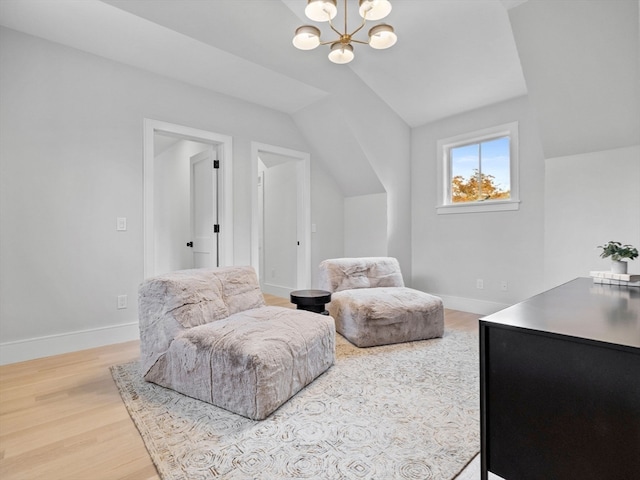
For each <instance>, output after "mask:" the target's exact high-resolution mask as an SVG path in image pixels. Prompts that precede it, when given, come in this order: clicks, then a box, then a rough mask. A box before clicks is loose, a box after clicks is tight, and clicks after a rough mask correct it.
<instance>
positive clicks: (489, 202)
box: [437, 122, 519, 214]
mask: <svg viewBox="0 0 640 480" xmlns="http://www.w3.org/2000/svg"><path fill="white" fill-rule="evenodd" d="M438 155H439V158H440V161H439V162H438V167H439V168H438V172H439V175H438V179H439V181H438V198H439V203H438V206H437V211H438V214H447V213H469V212H489V211H501V210H517V209H518V206H519V197H518V123H517V122H513V123H509V124H506V125H499V126H497V127H493V128H488V129H484V130H480V131H477V132H471V133H468V134H463V135H458V136H456V137H451V138H446V139H443V140H440V141H439V142H438Z"/></svg>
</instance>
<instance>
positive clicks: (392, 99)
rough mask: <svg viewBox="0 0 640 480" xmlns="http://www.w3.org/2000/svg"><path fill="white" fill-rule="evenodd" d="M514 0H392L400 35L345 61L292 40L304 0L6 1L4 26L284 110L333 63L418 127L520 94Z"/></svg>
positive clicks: (1, 5)
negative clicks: (512, 20) (512, 10)
mask: <svg viewBox="0 0 640 480" xmlns="http://www.w3.org/2000/svg"><path fill="white" fill-rule="evenodd" d="M521 1H522V0H503V1H500V0H458V1H451V0H429V1H417V0H393V2H392V5H393V10H392V12H391V14H390V15H389V17H387V19H385V20H384V21H385V22H388V23H390V24H392V25H393V26H394V27H395V29H396V31H397V33H398V36H399V40H398V43H397V44H396V45H395V46H394V47H393V48H391V49H389V50H386V51H374V50H373V49H371V48H369V47H367V46H366V45H359V46H357V47H356V55H357V56H356V60H355V61H354V62H352V63H351V64H349V65H341V66H336V65H333V64H331V63H330V62H329V61H328V60H327V58H326V54H327V47H320V48H318V49H316V50H314V51H311V52H301V51H298V50H296V49H295V48H294V47H293V46H292V45H291V38H292V36H293V31H294V30H295V28H296V27H297V26H299V25H301V24H302V23H309V20H308V19H306V18H305V17H304V13H303V11H304V6H305V4H306V2H305V1H304V0H269V1H255V0H163V1H149V0H105V1H103V2H101V1H98V0H82V1H77V0H50V1H36V0H2V2H0V23H1V24H2V25H4V26H6V27H9V28H13V29H15V30H19V31H23V32H26V33H29V34H32V35H36V36H40V37H43V38H46V39H48V40H51V41H54V42H58V43H61V44H64V45H68V46H72V47H74V48H78V49H81V50H85V51H88V52H91V53H95V54H97V55H101V56H104V57H106V58H110V59H112V60H117V61H120V62H123V63H126V64H130V65H134V66H139V67H141V68H144V69H146V70H150V71H153V72H155V73H159V74H162V75H166V76H169V77H173V78H178V79H180V80H182V81H185V82H189V83H193V84H196V85H198V86H201V87H206V88H211V89H213V90H216V91H218V92H221V93H225V94H228V95H231V96H235V97H239V98H242V99H245V100H248V101H251V102H254V103H258V104H261V105H265V106H268V107H270V108H274V109H277V110H280V111H284V112H287V113H293V112H295V111H297V110H299V109H300V108H303V107H305V106H307V105H309V104H311V103H314V102H316V101H317V100H319V99H320V98H322V97H323V95H324V94H326V92H325V89H324V88H323V83H322V82H323V79H326V78H327V75H331V74H332V72H335V70H336V69H337V68H340V69H350V70H352V71H353V72H355V73H356V74H357V76H358V77H360V78H361V79H362V81H363V82H364V83H365V84H366V85H367V86H368V87H370V88H371V89H372V90H373V91H374V92H375V93H376V94H377V95H378V96H379V97H380V98H381V99H382V100H383V101H384V102H386V103H387V104H388V105H389V106H390V108H391V109H392V110H393V111H394V112H396V113H397V114H398V115H399V116H400V117H401V118H402V119H403V120H404V121H405V122H406V123H407V124H408V125H409V126H417V125H420V124H424V123H427V122H430V121H434V120H437V119H439V118H443V117H446V116H450V115H454V114H457V113H460V112H462V111H467V110H472V109H474V108H478V107H481V106H484V105H487V104H490V103H494V102H497V101H501V100H505V99H508V98H513V97H516V96H519V95H523V94H524V93H526V87H525V82H524V78H523V76H522V71H521V69H520V63H519V60H518V55H517V51H516V48H515V44H514V42H513V38H512V35H511V29H510V25H509V19H508V16H507V10H506V7H510V6H513V5H514V4H518V3H521ZM503 2H504V3H503ZM340 3H341V2H340ZM348 4H349V5H350V6H351V8H355V6H356V5H357V2H355V0H349V3H348ZM351 13H353V14H352V15H351V16H350V18H351V19H354V20H353V21H354V22H355V23H354V27H353V28H355V26H357V24H358V22H357V19H358V18H359V17H357V14H355V12H351ZM354 14H355V15H354ZM351 29H352V28H351V25H350V30H351ZM367 29H368V27H366V28H365V29H364V32H363V33H362V34H363V35H364V38H366V33H365V32H366V30H367Z"/></svg>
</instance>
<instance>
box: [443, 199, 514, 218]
mask: <svg viewBox="0 0 640 480" xmlns="http://www.w3.org/2000/svg"><path fill="white" fill-rule="evenodd" d="M518 209H520V201H519V200H509V201H503V202H499V201H494V202H477V203H464V204H455V205H440V206H438V207H436V212H437V214H438V215H449V214H452V213H482V212H505V211H509V210H518Z"/></svg>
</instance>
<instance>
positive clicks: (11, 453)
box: [0, 295, 480, 480]
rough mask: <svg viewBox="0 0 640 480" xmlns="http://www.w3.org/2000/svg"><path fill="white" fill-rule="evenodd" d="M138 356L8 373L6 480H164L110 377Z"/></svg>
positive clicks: (454, 321)
mask: <svg viewBox="0 0 640 480" xmlns="http://www.w3.org/2000/svg"><path fill="white" fill-rule="evenodd" d="M265 299H266V301H267V303H269V304H270V305H280V306H285V307H289V308H294V305H292V304H291V303H289V301H288V299H283V298H278V297H274V296H271V295H265ZM479 317H480V315H476V314H472V313H466V312H459V311H455V310H445V328H446V329H450V330H463V331H469V332H474V333H476V334H477V332H478V322H477V319H478V318H479ZM139 349H140V343H139V341H133V342H126V343H120V344H116V345H109V346H106V347H100V348H94V349H91V350H84V351H80V352H74V353H68V354H64V355H57V356H55V357H48V358H42V359H37V360H31V361H28V362H21V363H15V364H11V365H5V366H1V367H0V478H1V479H3V480H14V479H15V480H18V479H20V480H31V479H46V480H57V479H60V480H62V479H64V480H76V479H77V480H86V479H91V480H101V479H104V480H113V479H121V480H151V479H153V480H159V478H160V477H159V476H158V474H157V472H156V469H155V467H154V465H153V463H152V462H151V458H150V457H149V454H148V453H147V450H146V448H145V446H144V443H143V442H142V438H141V437H140V435H139V433H138V431H137V429H136V427H135V425H134V424H133V421H132V420H131V418H130V417H129V414H128V413H127V410H126V408H125V406H124V403H122V399H121V398H120V394H119V393H118V389H117V388H116V385H115V383H114V382H113V379H112V378H111V372H110V371H109V367H110V366H111V365H117V364H121V363H126V362H129V361H132V360H135V359H137V358H138V357H139V354H140V350H139Z"/></svg>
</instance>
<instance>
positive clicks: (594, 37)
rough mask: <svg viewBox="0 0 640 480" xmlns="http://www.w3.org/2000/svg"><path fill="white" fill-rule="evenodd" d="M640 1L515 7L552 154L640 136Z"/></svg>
mask: <svg viewBox="0 0 640 480" xmlns="http://www.w3.org/2000/svg"><path fill="white" fill-rule="evenodd" d="M639 4H640V2H638V0H615V1H605V0H601V1H583V2H564V1H563V2H560V1H556V2H543V1H540V0H529V2H527V3H526V4H524V5H521V6H519V7H518V8H514V9H513V10H511V11H510V13H509V15H510V17H511V22H512V25H513V31H514V36H515V40H516V44H517V48H518V52H519V56H520V58H521V62H522V66H523V69H524V72H525V74H526V78H527V86H528V89H529V99H530V101H531V104H532V106H533V108H534V110H535V112H536V115H537V117H538V128H539V131H540V136H541V140H542V145H543V148H544V152H545V157H546V158H556V157H561V156H567V155H577V154H580V153H587V152H597V151H605V150H611V149H615V148H620V147H627V146H631V145H637V144H638V143H640V48H639V46H640V43H639V41H638V39H639V36H638V33H639V32H638V30H639V23H640V22H639V20H640V16H639V12H638V9H639ZM540 32H544V35H540ZM639 160H640V159H639Z"/></svg>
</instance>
